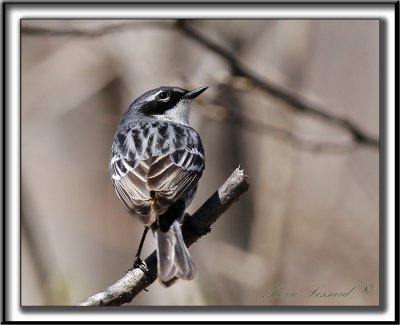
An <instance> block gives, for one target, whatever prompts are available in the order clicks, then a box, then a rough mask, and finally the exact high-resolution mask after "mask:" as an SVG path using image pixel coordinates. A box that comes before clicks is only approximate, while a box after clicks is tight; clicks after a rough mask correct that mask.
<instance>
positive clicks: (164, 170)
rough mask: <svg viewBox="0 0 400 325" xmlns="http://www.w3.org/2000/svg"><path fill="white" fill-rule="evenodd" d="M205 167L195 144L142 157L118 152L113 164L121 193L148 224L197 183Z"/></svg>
mask: <svg viewBox="0 0 400 325" xmlns="http://www.w3.org/2000/svg"><path fill="white" fill-rule="evenodd" d="M203 169H204V156H203V153H202V152H201V151H199V150H197V149H196V148H195V147H185V148H183V149H179V150H176V151H175V152H173V153H171V154H168V155H161V156H158V157H153V158H149V159H147V160H141V161H133V160H129V158H128V157H123V156H120V155H117V154H116V155H114V156H113V158H112V160H111V167H110V170H111V177H112V179H113V183H114V188H115V190H116V193H117V195H118V197H119V198H120V200H121V201H122V203H123V204H124V205H125V207H126V208H127V209H128V210H129V211H130V212H131V213H133V214H136V215H137V216H138V217H139V218H140V219H141V221H142V222H143V223H144V224H147V225H150V224H152V223H153V222H154V221H155V216H156V215H160V214H163V213H164V212H165V211H166V210H167V209H168V207H169V206H170V205H171V204H172V203H174V202H175V201H176V200H178V199H179V198H180V197H182V195H183V194H184V193H186V192H187V191H189V190H191V189H192V188H193V187H195V186H196V184H197V182H198V180H199V178H200V177H201V175H202V172H203ZM153 211H154V212H155V213H152V212H153Z"/></svg>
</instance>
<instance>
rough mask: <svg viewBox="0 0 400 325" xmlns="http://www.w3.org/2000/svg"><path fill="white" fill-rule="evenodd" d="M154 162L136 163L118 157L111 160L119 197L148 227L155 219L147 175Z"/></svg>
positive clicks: (112, 176)
mask: <svg viewBox="0 0 400 325" xmlns="http://www.w3.org/2000/svg"><path fill="white" fill-rule="evenodd" d="M152 160H153V159H148V160H142V161H139V162H136V161H130V160H129V159H128V158H126V157H122V156H118V155H115V156H114V157H113V159H112V160H111V178H112V180H113V184H114V188H115V191H116V193H117V195H118V197H119V198H120V200H121V201H122V203H123V204H124V206H125V207H126V208H127V209H128V210H129V211H130V212H131V213H133V214H135V215H137V216H138V217H139V218H140V219H141V221H142V222H143V223H144V224H147V225H150V224H152V223H153V222H154V219H155V216H153V215H152V213H151V204H152V198H151V195H150V191H149V189H148V188H147V174H148V171H149V168H150V164H151V162H152Z"/></svg>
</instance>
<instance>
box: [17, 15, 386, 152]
mask: <svg viewBox="0 0 400 325" xmlns="http://www.w3.org/2000/svg"><path fill="white" fill-rule="evenodd" d="M136 28H137V29H140V28H161V29H165V28H171V29H174V28H175V29H176V30H177V31H180V32H182V33H183V34H184V35H186V36H187V37H189V38H190V39H192V40H194V41H196V42H197V43H199V44H200V45H202V46H204V47H205V48H207V49H208V50H210V51H211V52H213V53H214V54H216V55H218V56H219V57H221V58H222V59H223V60H224V61H225V62H227V63H228V64H229V65H230V66H231V70H232V73H233V74H234V75H235V76H239V77H243V78H244V79H246V80H248V81H249V82H251V83H252V84H253V85H254V86H255V87H257V88H258V89H260V90H261V91H263V92H264V93H267V94H270V95H273V96H274V97H276V98H279V99H280V100H282V101H283V102H285V103H286V104H289V106H290V107H291V108H292V109H294V110H295V111H297V112H302V113H306V114H309V115H311V116H314V117H316V118H319V119H322V120H324V121H325V122H328V123H330V124H333V125H336V126H339V127H341V128H343V129H344V130H346V131H347V132H348V133H349V134H350V135H351V137H352V139H353V141H354V142H355V143H356V144H363V145H366V146H369V147H371V148H374V149H379V139H378V138H376V137H373V136H371V135H368V134H367V133H366V132H364V131H363V130H361V129H360V128H359V127H358V126H357V125H356V124H355V123H354V122H352V121H350V120H349V119H347V118H344V117H340V116H336V115H333V114H331V113H328V112H329V110H328V109H327V108H326V107H325V108H324V107H321V106H319V105H317V104H315V103H313V102H311V101H310V100H308V99H307V98H305V97H303V96H300V95H299V94H297V93H295V92H293V91H291V90H290V89H288V88H286V87H284V86H282V85H279V84H277V83H275V82H273V81H272V80H268V79H266V78H265V77H264V76H260V75H258V74H257V73H256V72H255V71H253V70H252V69H250V68H249V67H247V66H246V65H245V64H243V63H242V61H241V60H240V59H239V58H238V57H236V56H235V54H234V53H233V52H231V51H229V50H227V49H226V48H224V47H223V46H221V45H219V44H217V43H215V42H214V41H212V40H211V39H209V38H207V37H206V36H205V35H203V34H201V33H200V32H198V31H197V30H196V29H194V28H193V27H192V26H190V25H189V24H188V23H187V21H186V20H176V21H175V23H174V24H172V23H170V22H168V21H139V22H137V21H134V22H123V23H119V24H112V25H111V24H110V25H105V26H100V27H96V29H82V28H81V29H76V28H75V29H74V28H64V29H51V28H46V27H35V26H22V27H21V32H22V33H24V34H27V35H33V36H34V35H53V36H77V37H98V36H104V35H107V34H109V33H114V32H117V31H119V30H125V29H136ZM281 139H283V140H288V141H290V143H292V144H295V145H296V144H298V145H297V147H299V148H300V149H305V150H311V151H336V152H348V151H349V149H351V148H353V146H352V145H345V146H342V145H336V144H334V145H333V146H329V148H328V150H323V148H322V147H323V145H324V144H323V143H322V144H316V145H311V146H310V145H309V144H306V145H302V144H301V141H297V140H296V139H295V137H294V136H291V135H290V134H288V133H287V135H285V136H283V137H281ZM292 140H294V141H292ZM341 147H343V149H344V150H342V148H341ZM332 148H333V149H334V150H331V149H332Z"/></svg>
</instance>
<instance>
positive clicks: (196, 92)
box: [183, 87, 208, 99]
mask: <svg viewBox="0 0 400 325" xmlns="http://www.w3.org/2000/svg"><path fill="white" fill-rule="evenodd" d="M207 88H208V87H200V88H196V89H193V90H191V91H189V92H188V93H187V94H186V95H185V96H183V98H185V99H194V98H196V97H197V96H199V95H200V94H201V93H202V92H203V91H205V90H206V89H207Z"/></svg>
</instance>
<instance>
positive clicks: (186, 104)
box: [131, 87, 208, 124]
mask: <svg viewBox="0 0 400 325" xmlns="http://www.w3.org/2000/svg"><path fill="white" fill-rule="evenodd" d="M207 88H208V87H200V88H196V89H193V90H186V89H183V88H179V87H159V88H156V89H153V90H150V91H148V92H146V93H144V94H143V95H141V96H140V97H138V98H137V99H136V100H135V101H134V102H133V103H132V105H131V109H132V110H135V111H139V112H141V113H143V114H144V115H147V116H154V117H158V118H161V119H169V120H171V121H175V122H178V123H181V124H188V123H189V121H188V119H189V113H190V103H191V102H192V100H193V99H194V98H196V97H197V96H199V95H200V94H201V93H202V92H204V91H205V90H206V89H207Z"/></svg>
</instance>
